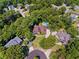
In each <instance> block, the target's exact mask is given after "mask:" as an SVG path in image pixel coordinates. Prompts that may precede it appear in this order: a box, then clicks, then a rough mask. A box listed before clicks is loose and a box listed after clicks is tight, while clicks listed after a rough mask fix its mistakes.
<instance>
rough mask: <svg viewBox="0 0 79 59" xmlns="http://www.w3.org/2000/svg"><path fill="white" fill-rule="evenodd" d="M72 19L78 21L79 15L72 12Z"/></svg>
mask: <svg viewBox="0 0 79 59" xmlns="http://www.w3.org/2000/svg"><path fill="white" fill-rule="evenodd" d="M70 17H71V20H72V21H76V20H77V18H78V15H77V14H71V16H70Z"/></svg>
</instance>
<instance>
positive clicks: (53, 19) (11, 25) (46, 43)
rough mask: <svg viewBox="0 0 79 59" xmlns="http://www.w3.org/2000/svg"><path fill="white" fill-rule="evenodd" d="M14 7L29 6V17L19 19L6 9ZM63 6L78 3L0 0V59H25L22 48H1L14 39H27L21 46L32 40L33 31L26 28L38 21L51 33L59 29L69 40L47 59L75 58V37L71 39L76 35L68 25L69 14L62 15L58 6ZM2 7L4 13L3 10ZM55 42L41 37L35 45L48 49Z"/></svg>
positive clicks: (78, 52)
mask: <svg viewBox="0 0 79 59" xmlns="http://www.w3.org/2000/svg"><path fill="white" fill-rule="evenodd" d="M18 4H21V5H22V6H24V5H25V4H29V5H30V8H29V9H30V10H29V14H30V16H28V17H25V18H23V17H22V16H21V15H20V13H19V12H15V11H14V10H9V9H8V6H9V5H13V6H14V7H15V8H17V6H18ZM63 4H66V5H67V6H71V7H72V8H73V6H75V5H79V0H0V59H23V58H24V57H25V55H26V53H24V52H25V51H24V49H23V48H22V45H17V46H11V47H9V48H4V45H5V44H6V43H7V42H9V41H10V40H11V39H12V38H14V37H16V36H18V37H20V38H23V37H24V38H25V39H27V40H25V44H26V42H27V41H30V39H31V38H32V37H33V33H32V30H33V28H30V26H31V24H33V23H38V22H39V21H38V18H41V19H42V21H47V22H48V23H49V25H48V28H49V29H50V30H51V31H58V30H59V29H61V28H63V29H65V30H66V31H67V33H69V34H70V35H71V37H72V40H71V41H70V42H69V43H68V45H67V46H65V47H66V48H65V49H63V50H61V51H57V52H54V53H52V54H51V56H50V59H58V58H59V56H60V57H62V56H63V57H64V58H66V59H79V40H78V39H79V38H75V37H76V36H77V35H78V34H79V32H78V30H77V28H75V27H74V26H72V20H71V18H70V13H68V14H65V11H66V9H67V8H66V7H64V6H62V5H63ZM52 5H55V6H57V8H55V6H52ZM60 6H61V7H60ZM59 7H60V8H59ZM6 8H7V11H5V10H4V9H6ZM33 25H34V24H33ZM73 38H75V39H73ZM56 40H57V38H56V37H52V36H50V37H48V38H42V40H41V42H40V43H39V44H40V46H41V47H42V48H44V49H48V48H52V47H53V46H54V44H55V42H56ZM26 45H27V44H26ZM25 50H27V49H25ZM27 51H28V50H27Z"/></svg>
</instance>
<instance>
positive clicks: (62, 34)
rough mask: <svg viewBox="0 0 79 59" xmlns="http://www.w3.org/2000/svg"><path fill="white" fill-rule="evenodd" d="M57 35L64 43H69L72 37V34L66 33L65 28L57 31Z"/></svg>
mask: <svg viewBox="0 0 79 59" xmlns="http://www.w3.org/2000/svg"><path fill="white" fill-rule="evenodd" d="M56 35H57V37H58V40H59V41H60V42H62V43H63V44H64V45H66V44H67V43H68V41H69V40H70V39H71V37H70V35H69V34H68V33H66V32H65V31H64V30H60V31H59V32H57V34H56Z"/></svg>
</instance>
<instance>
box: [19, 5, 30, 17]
mask: <svg viewBox="0 0 79 59" xmlns="http://www.w3.org/2000/svg"><path fill="white" fill-rule="evenodd" d="M18 11H19V13H20V14H21V15H22V17H25V16H30V13H29V5H28V4H26V5H25V7H24V8H22V7H21V6H20V5H18Z"/></svg>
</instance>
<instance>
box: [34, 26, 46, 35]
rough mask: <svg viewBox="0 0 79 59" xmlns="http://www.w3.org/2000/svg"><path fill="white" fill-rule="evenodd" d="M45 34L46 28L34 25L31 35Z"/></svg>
mask: <svg viewBox="0 0 79 59" xmlns="http://www.w3.org/2000/svg"><path fill="white" fill-rule="evenodd" d="M40 33H46V27H44V26H42V25H35V26H34V29H33V34H40Z"/></svg>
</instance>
